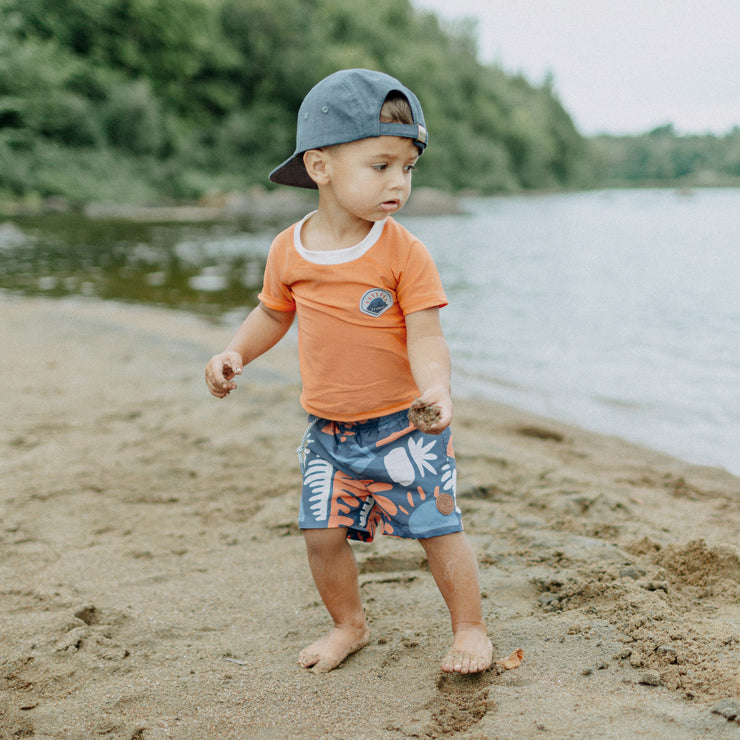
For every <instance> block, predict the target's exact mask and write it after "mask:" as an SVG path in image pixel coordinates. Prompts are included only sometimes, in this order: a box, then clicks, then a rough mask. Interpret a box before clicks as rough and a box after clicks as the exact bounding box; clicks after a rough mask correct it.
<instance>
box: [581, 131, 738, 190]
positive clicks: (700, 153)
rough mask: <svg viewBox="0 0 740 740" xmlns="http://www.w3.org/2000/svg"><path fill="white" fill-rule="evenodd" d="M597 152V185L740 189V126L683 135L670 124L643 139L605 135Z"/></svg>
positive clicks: (594, 145) (596, 142)
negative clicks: (720, 131) (714, 132)
mask: <svg viewBox="0 0 740 740" xmlns="http://www.w3.org/2000/svg"><path fill="white" fill-rule="evenodd" d="M591 149H592V155H591V161H592V168H593V173H594V181H595V182H598V183H600V184H604V185H620V186H623V185H663V184H671V185H681V184H685V185H689V186H693V185H718V186H719V185H738V184H740V127H735V128H734V129H733V130H732V131H730V132H729V133H728V134H726V135H725V136H714V135H711V134H707V135H704V136H678V135H677V134H676V132H675V130H674V128H673V126H671V125H666V126H661V127H659V128H656V129H654V130H653V131H650V132H648V133H646V134H643V135H642V136H626V137H614V136H600V137H598V138H596V139H594V140H592V142H591Z"/></svg>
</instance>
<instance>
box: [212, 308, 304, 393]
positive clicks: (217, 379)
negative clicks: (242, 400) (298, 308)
mask: <svg viewBox="0 0 740 740" xmlns="http://www.w3.org/2000/svg"><path fill="white" fill-rule="evenodd" d="M294 316H295V312H294V311H275V310H274V309H271V308H267V306H265V305H264V304H262V303H260V304H259V305H258V306H257V308H255V309H254V310H253V311H252V312H251V313H250V314H249V315H248V316H247V318H246V319H244V321H243V323H242V325H241V326H240V327H239V329H237V332H236V334H234V336H233V338H232V340H231V341H230V342H229V346H228V347H227V348H226V349H225V350H224V351H223V352H219V354H217V355H214V356H213V357H211V359H210V361H209V362H208V364H207V365H206V385H207V386H208V390H209V391H210V392H211V393H212V394H213V395H214V396H216V397H217V398H226V396H228V395H229V393H231V391H233V390H234V389H235V388H236V383H235V382H234V378H235V377H236V376H237V375H241V373H242V370H243V369H244V366H245V365H248V364H249V363H250V362H252V360H255V359H256V358H257V357H259V356H260V355H261V354H263V353H265V352H267V350H268V349H270V347H273V346H274V345H275V344H277V343H278V342H279V341H280V340H281V339H282V338H283V337H284V336H285V332H287V331H288V329H289V328H290V325H291V324H292V323H293V318H294Z"/></svg>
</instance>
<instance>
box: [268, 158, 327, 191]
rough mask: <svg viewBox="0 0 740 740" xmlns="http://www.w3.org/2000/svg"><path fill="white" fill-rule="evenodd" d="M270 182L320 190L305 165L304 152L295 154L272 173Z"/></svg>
mask: <svg viewBox="0 0 740 740" xmlns="http://www.w3.org/2000/svg"><path fill="white" fill-rule="evenodd" d="M270 182H274V183H277V184H278V185H292V186H293V187H294V188H309V189H311V190H318V186H317V185H316V183H315V182H314V181H313V180H312V179H311V178H310V177H309V176H308V172H306V168H305V167H304V166H303V153H302V152H301V153H300V154H294V155H293V156H292V157H290V158H289V159H286V160H285V162H283V163H282V164H281V165H280V166H279V167H276V168H275V169H274V170H273V171H272V172H271V173H270Z"/></svg>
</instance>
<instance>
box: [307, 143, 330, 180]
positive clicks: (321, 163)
mask: <svg viewBox="0 0 740 740" xmlns="http://www.w3.org/2000/svg"><path fill="white" fill-rule="evenodd" d="M303 166H304V167H305V168H306V172H308V176H309V177H310V178H311V179H312V180H313V181H314V182H315V183H316V184H317V185H326V184H327V183H328V182H329V170H328V167H327V157H326V152H324V151H323V150H321V149H309V150H308V151H307V152H304V154H303Z"/></svg>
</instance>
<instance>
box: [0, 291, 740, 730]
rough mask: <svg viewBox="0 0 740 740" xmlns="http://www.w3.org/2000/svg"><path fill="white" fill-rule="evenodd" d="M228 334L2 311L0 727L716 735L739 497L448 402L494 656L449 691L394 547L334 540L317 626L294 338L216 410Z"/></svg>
mask: <svg viewBox="0 0 740 740" xmlns="http://www.w3.org/2000/svg"><path fill="white" fill-rule="evenodd" d="M230 335H231V330H230V329H227V328H224V327H222V326H214V325H211V324H208V323H206V322H204V321H202V320H201V319H199V318H197V317H194V316H191V315H188V314H183V313H177V312H173V311H168V310H165V309H161V310H160V309H154V308H147V307H142V306H132V305H122V304H114V303H104V302H99V301H87V300H83V299H74V300H60V301H53V300H44V299H31V298H18V297H12V296H7V295H5V296H0V346H2V348H3V349H2V353H0V367H1V368H2V385H1V386H0V399H1V401H2V405H1V408H2V415H3V424H2V427H1V428H0V447H1V448H2V455H1V456H0V645H2V648H1V650H0V738H3V739H5V738H25V737H29V738H36V739H41V738H65V739H69V740H72V739H74V740H77V739H79V740H83V739H84V740H89V739H90V738H111V739H115V740H119V739H120V740H135V739H137V740H154V739H155V738H156V739H160V738H176V739H181V740H196V739H197V740H204V739H210V738H219V739H221V738H235V739H239V738H298V737H300V738H353V739H355V738H389V739H391V740H393V739H394V738H440V737H459V738H468V739H470V740H472V739H481V738H502V739H506V738H530V737H532V738H540V737H541V738H625V739H627V738H636V737H645V738H671V739H673V738H677V739H683V738H685V739H686V740H689V739H691V740H694V739H695V738H738V737H740V718H737V719H736V717H738V715H740V671H739V668H738V666H740V556H739V554H738V550H737V545H738V543H740V480H739V479H737V478H735V477H733V476H731V475H730V474H728V473H726V472H723V471H720V470H715V469H711V468H701V467H694V466H690V465H688V464H685V463H683V462H681V461H678V460H675V459H672V458H670V457H667V456H665V455H663V454H660V453H657V452H653V451H650V450H647V449H644V448H641V447H637V446H634V445H631V444H628V443H626V442H623V441H621V440H619V439H614V438H609V437H603V436H599V435H596V434H592V433H589V432H586V431H583V430H580V429H577V428H573V427H569V426H566V425H563V424H560V423H557V422H555V421H550V420H546V419H541V418H538V417H535V416H532V415H529V414H527V413H524V412H520V411H517V410H515V409H511V408H508V407H504V406H499V405H496V404H493V403H488V402H476V401H462V400H459V401H458V402H457V404H456V416H455V421H454V422H453V430H454V438H455V449H456V453H457V459H458V465H459V478H458V501H459V504H460V506H461V508H462V509H463V513H464V522H465V527H466V531H467V533H468V536H469V538H470V540H471V542H472V544H473V546H474V548H475V551H476V553H477V556H478V559H479V562H480V568H481V584H482V591H483V599H484V600H483V604H484V611H485V616H486V619H487V621H488V624H489V627H490V631H491V639H492V641H493V643H494V650H495V657H496V658H503V657H505V656H507V655H509V654H510V653H512V652H513V651H515V650H517V649H521V650H522V651H523V662H522V664H521V665H520V666H519V667H517V668H514V669H511V670H503V669H492V670H490V671H488V672H486V673H484V674H482V675H479V676H473V677H459V676H446V675H442V674H441V673H440V672H439V664H440V662H441V660H442V658H443V657H444V654H445V652H446V650H447V647H448V644H449V642H450V634H449V624H448V616H447V611H446V609H445V607H444V604H443V602H442V600H441V597H440V596H439V593H438V591H437V589H436V587H435V585H434V583H433V581H432V577H431V574H430V572H429V570H428V568H427V567H426V565H425V563H424V561H423V558H422V550H421V548H420V547H419V545H418V544H417V543H415V542H409V541H403V540H398V539H393V538H389V537H381V538H379V539H378V540H377V541H376V542H375V543H373V544H371V545H364V544H362V545H358V546H357V547H356V550H355V551H356V555H357V559H358V562H359V564H360V571H361V588H362V593H363V596H364V601H365V606H366V611H367V615H368V620H369V623H370V626H371V629H372V637H371V642H370V644H369V645H368V646H367V647H366V648H365V649H364V650H362V651H360V652H358V653H357V654H355V655H353V656H351V657H350V658H349V659H348V660H347V661H346V662H345V663H344V664H343V665H342V666H341V667H340V668H339V669H337V670H335V671H333V672H331V673H329V674H326V675H321V676H316V675H313V674H312V673H310V672H308V671H305V670H303V669H301V668H300V667H299V666H298V665H297V662H296V658H297V655H298V652H299V650H300V649H301V648H302V647H304V646H305V645H306V644H308V643H309V642H312V641H313V640H314V639H316V638H317V637H318V636H320V635H321V634H322V633H323V632H324V631H325V630H326V629H327V628H328V626H329V625H328V619H327V615H326V613H325V611H324V607H323V606H322V604H321V603H320V601H319V598H318V595H317V593H316V591H315V588H314V586H313V583H312V581H311V577H310V573H309V571H308V566H307V564H306V562H305V555H304V546H303V540H302V537H301V534H300V532H299V530H298V528H297V524H296V520H297V504H298V496H297V492H298V488H299V480H300V476H299V470H298V465H297V458H296V455H295V452H294V450H295V448H296V446H297V445H298V442H299V441H300V437H301V435H302V433H303V430H304V427H305V415H304V412H303V411H302V409H301V408H300V406H299V404H298V392H299V380H298V373H297V359H296V351H295V345H294V341H293V340H292V339H291V337H290V336H289V337H288V338H286V340H285V341H284V343H282V344H281V345H279V346H278V347H276V348H275V349H274V350H272V351H271V352H270V353H269V354H268V355H267V356H265V357H263V358H261V359H260V360H259V361H258V362H256V363H254V364H253V365H252V366H250V367H249V368H248V369H247V371H246V372H245V376H244V378H243V379H241V380H240V387H239V389H238V391H236V392H235V393H234V394H232V397H230V398H229V399H227V400H224V401H220V400H217V399H215V398H213V397H211V396H210V395H209V394H208V392H207V390H206V388H205V384H204V382H203V367H204V365H205V363H206V361H207V360H208V358H209V357H210V356H211V354H213V353H214V352H216V351H218V350H220V349H222V347H223V346H224V345H225V343H226V342H227V341H228V339H229V337H230Z"/></svg>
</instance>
